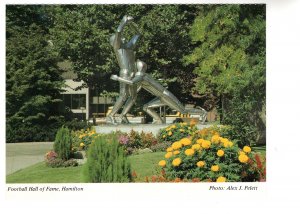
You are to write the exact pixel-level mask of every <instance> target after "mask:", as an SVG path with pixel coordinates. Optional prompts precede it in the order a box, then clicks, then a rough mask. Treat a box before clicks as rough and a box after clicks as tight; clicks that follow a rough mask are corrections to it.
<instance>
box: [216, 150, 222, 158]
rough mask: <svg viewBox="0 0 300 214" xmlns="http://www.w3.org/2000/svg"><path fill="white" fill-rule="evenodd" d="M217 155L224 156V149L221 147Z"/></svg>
mask: <svg viewBox="0 0 300 214" xmlns="http://www.w3.org/2000/svg"><path fill="white" fill-rule="evenodd" d="M217 155H218V156H219V157H222V156H223V155H224V151H223V150H222V149H219V150H218V152H217Z"/></svg>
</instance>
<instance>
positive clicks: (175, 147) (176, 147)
mask: <svg viewBox="0 0 300 214" xmlns="http://www.w3.org/2000/svg"><path fill="white" fill-rule="evenodd" d="M181 147H182V144H181V142H180V141H176V142H174V143H173V144H172V149H173V150H177V149H180V148H181Z"/></svg>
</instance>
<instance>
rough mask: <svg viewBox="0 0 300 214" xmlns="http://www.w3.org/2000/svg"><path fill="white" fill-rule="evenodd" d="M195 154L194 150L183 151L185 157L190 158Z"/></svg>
mask: <svg viewBox="0 0 300 214" xmlns="http://www.w3.org/2000/svg"><path fill="white" fill-rule="evenodd" d="M194 153H195V150H194V149H187V150H185V152H184V154H185V155H187V156H192V155H193V154H194Z"/></svg>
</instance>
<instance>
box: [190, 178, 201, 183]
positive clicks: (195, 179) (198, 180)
mask: <svg viewBox="0 0 300 214" xmlns="http://www.w3.org/2000/svg"><path fill="white" fill-rule="evenodd" d="M192 181H193V182H200V179H199V178H193V179H192Z"/></svg>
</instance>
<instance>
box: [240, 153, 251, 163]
mask: <svg viewBox="0 0 300 214" xmlns="http://www.w3.org/2000/svg"><path fill="white" fill-rule="evenodd" d="M239 161H240V162H241V163H247V162H248V161H249V157H248V156H247V155H243V154H241V155H239Z"/></svg>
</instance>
